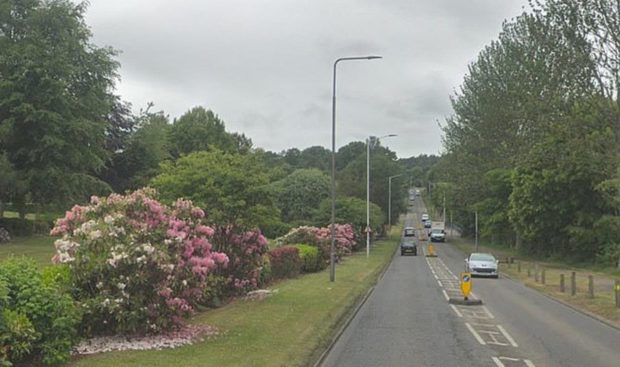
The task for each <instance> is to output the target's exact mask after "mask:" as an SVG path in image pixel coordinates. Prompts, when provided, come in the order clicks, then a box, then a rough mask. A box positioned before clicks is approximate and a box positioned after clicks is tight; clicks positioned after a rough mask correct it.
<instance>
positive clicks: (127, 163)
mask: <svg viewBox="0 0 620 367" xmlns="http://www.w3.org/2000/svg"><path fill="white" fill-rule="evenodd" d="M136 120H137V123H136V124H137V126H138V128H137V130H136V131H135V132H133V133H132V134H131V135H130V136H129V137H128V139H127V144H126V147H125V149H124V150H122V151H120V152H117V153H115V154H114V156H113V157H112V161H111V164H110V165H109V167H108V168H107V170H106V172H105V173H104V177H105V179H106V180H107V182H109V183H110V184H111V185H112V187H113V188H114V189H115V190H116V191H117V192H124V191H126V190H132V189H134V190H135V189H138V188H140V187H144V186H145V185H147V184H148V182H149V180H150V179H152V178H153V177H155V176H156V175H157V174H158V173H159V164H160V163H161V162H163V161H164V160H166V159H170V158H171V155H170V143H169V142H168V134H169V131H170V125H169V123H168V117H167V116H165V115H164V114H163V112H157V113H152V112H148V111H146V112H143V113H142V114H141V115H140V116H139V117H138V118H137V119H136Z"/></svg>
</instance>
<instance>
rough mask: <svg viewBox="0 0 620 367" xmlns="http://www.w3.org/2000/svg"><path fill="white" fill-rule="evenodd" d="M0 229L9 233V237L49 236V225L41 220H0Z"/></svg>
mask: <svg viewBox="0 0 620 367" xmlns="http://www.w3.org/2000/svg"><path fill="white" fill-rule="evenodd" d="M0 228H4V229H6V230H7V231H9V234H10V235H11V237H15V236H32V235H33V234H49V231H50V228H51V226H50V223H48V222H46V221H43V220H36V221H33V220H30V219H21V218H0Z"/></svg>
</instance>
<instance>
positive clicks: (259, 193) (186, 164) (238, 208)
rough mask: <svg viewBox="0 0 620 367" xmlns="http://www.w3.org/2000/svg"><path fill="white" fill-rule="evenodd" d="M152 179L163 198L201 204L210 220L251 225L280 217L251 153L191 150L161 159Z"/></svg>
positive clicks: (274, 220)
mask: <svg viewBox="0 0 620 367" xmlns="http://www.w3.org/2000/svg"><path fill="white" fill-rule="evenodd" d="M151 183H152V185H153V186H154V187H155V188H157V190H158V191H159V193H160V195H161V198H162V199H163V200H164V201H167V202H172V201H174V200H176V198H179V197H183V198H187V199H189V200H192V202H193V203H194V204H195V205H197V206H199V207H201V208H204V209H205V211H206V212H207V213H209V216H208V218H207V221H208V222H209V223H215V224H234V225H236V226H238V227H241V228H248V229H252V228H255V227H259V228H260V227H261V226H262V225H263V224H268V223H274V222H277V221H278V218H279V211H278V209H277V208H276V206H275V203H274V197H273V193H272V192H271V190H270V189H269V187H268V184H269V181H268V177H267V174H266V173H265V167H264V166H263V165H262V164H261V162H260V160H259V159H257V157H255V156H254V155H252V154H246V155H241V154H235V153H226V152H223V151H220V150H213V151H209V152H196V153H191V154H189V155H187V156H184V157H181V158H179V159H178V160H177V161H176V162H174V163H173V162H164V163H163V164H162V166H161V173H160V174H159V175H158V176H157V177H155V178H154V179H153V180H152V181H151Z"/></svg>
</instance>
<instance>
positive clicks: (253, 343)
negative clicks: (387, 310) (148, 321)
mask: <svg viewBox="0 0 620 367" xmlns="http://www.w3.org/2000/svg"><path fill="white" fill-rule="evenodd" d="M400 231H401V228H400V227H394V229H393V231H392V236H391V237H390V238H389V239H388V240H384V241H378V242H377V244H376V246H374V247H373V248H372V249H371V254H370V257H368V258H366V255H365V253H364V252H359V253H356V254H354V255H353V256H351V257H348V258H346V261H344V262H343V263H342V264H340V265H338V266H337V267H336V281H335V282H334V283H330V282H329V270H325V271H322V272H320V273H315V274H307V275H304V276H301V277H299V278H296V279H290V280H286V281H282V282H280V283H277V284H275V285H273V286H271V287H270V289H273V290H275V289H277V290H278V292H277V293H276V294H274V295H272V296H271V297H268V298H266V299H264V300H262V301H246V300H237V301H234V302H232V303H230V304H228V305H226V306H224V307H222V308H219V309H215V310H210V311H208V312H205V313H202V314H200V315H197V316H196V317H194V318H193V319H192V321H191V322H192V323H206V324H209V325H212V326H215V327H217V328H218V329H219V330H220V332H221V334H220V335H219V336H217V337H215V338H213V339H210V340H207V341H204V342H199V343H196V344H194V345H191V346H185V347H181V348H178V349H167V350H160V351H130V352H110V353H103V354H99V355H95V356H91V357H85V358H81V359H79V360H76V361H74V362H73V363H72V364H71V366H73V367H81V366H88V367H106V366H115V367H118V366H187V367H191V366H201V367H203V366H307V365H311V364H312V363H313V362H314V361H315V360H316V358H318V356H319V355H320V353H321V352H322V350H323V349H324V348H325V347H326V346H327V345H328V344H329V342H330V339H331V337H332V335H333V333H334V332H335V330H336V329H337V328H338V327H339V326H340V324H341V323H342V322H343V319H344V317H345V316H346V315H347V313H348V312H349V311H350V310H351V309H352V307H353V306H355V304H356V302H357V301H358V300H359V299H361V297H363V296H364V295H365V294H366V292H367V291H368V289H369V288H370V287H371V286H373V285H374V284H375V283H376V281H377V277H378V275H379V273H380V272H381V270H382V269H383V267H384V266H385V264H387V263H388V262H389V261H390V260H391V258H392V255H393V254H394V251H395V249H396V247H397V246H398V237H399V235H400Z"/></svg>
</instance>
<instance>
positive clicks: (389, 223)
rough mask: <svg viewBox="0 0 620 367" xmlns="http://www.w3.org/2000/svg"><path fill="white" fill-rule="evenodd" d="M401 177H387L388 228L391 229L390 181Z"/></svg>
mask: <svg viewBox="0 0 620 367" xmlns="http://www.w3.org/2000/svg"><path fill="white" fill-rule="evenodd" d="M402 175H403V174H402V173H401V174H400V175H394V176H390V177H388V228H392V179H393V178H396V177H400V176H402Z"/></svg>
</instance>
